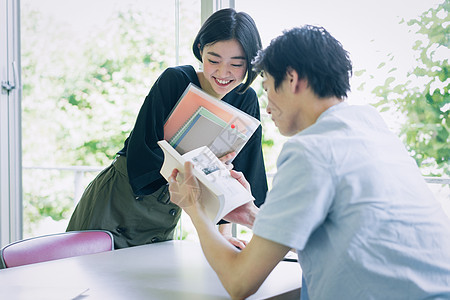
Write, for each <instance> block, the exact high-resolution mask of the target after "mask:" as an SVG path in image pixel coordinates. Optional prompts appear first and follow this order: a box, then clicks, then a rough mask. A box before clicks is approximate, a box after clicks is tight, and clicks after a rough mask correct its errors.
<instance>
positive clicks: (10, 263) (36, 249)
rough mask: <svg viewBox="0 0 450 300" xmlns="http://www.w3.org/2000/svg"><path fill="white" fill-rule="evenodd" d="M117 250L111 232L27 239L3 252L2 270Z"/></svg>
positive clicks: (54, 235)
mask: <svg viewBox="0 0 450 300" xmlns="http://www.w3.org/2000/svg"><path fill="white" fill-rule="evenodd" d="M111 250H114V238H113V236H112V234H111V233H110V232H109V231H105V230H86V231H69V232H62V233H56V234H49V235H43V236H38V237H33V238H29V239H24V240H20V241H16V242H13V243H11V244H9V245H6V246H5V247H3V248H2V249H1V250H0V258H1V261H0V263H1V264H0V268H11V267H17V266H22V265H28V264H34V263H38V262H44V261H49V260H56V259H61V258H66V257H73V256H80V255H86V254H92V253H99V252H105V251H111Z"/></svg>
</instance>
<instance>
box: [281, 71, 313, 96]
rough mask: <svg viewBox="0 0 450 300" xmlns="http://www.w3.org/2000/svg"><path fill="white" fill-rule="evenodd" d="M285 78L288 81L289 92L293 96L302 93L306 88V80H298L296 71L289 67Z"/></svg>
mask: <svg viewBox="0 0 450 300" xmlns="http://www.w3.org/2000/svg"><path fill="white" fill-rule="evenodd" d="M286 77H287V79H288V81H289V86H290V88H291V92H292V93H294V94H297V93H299V92H301V91H304V90H305V89H306V88H307V87H308V80H307V79H305V78H300V77H299V76H298V73H297V71H296V70H294V69H293V68H291V67H288V68H287V72H286Z"/></svg>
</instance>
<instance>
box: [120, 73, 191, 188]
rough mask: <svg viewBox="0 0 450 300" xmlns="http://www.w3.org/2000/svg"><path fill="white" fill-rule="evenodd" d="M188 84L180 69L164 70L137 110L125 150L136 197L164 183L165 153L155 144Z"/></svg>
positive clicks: (129, 175)
mask: <svg viewBox="0 0 450 300" xmlns="http://www.w3.org/2000/svg"><path fill="white" fill-rule="evenodd" d="M188 84H189V81H188V80H187V79H186V77H185V76H183V75H182V74H181V72H180V71H179V70H175V69H173V68H169V69H167V70H165V71H164V72H163V73H162V74H161V76H160V77H159V78H158V80H157V81H156V82H155V84H154V85H153V86H152V88H151V90H150V92H149V94H148V95H147V97H146V98H145V101H144V103H143V105H142V107H141V109H140V111H139V114H138V116H137V119H136V123H135V126H134V128H133V131H132V132H131V134H130V137H129V141H128V147H127V153H126V156H127V170H128V177H129V180H130V185H131V187H132V189H133V192H134V193H135V194H136V195H147V194H150V193H152V192H154V191H156V190H157V189H158V188H159V187H161V185H163V184H165V183H166V181H165V179H164V178H163V177H162V176H161V174H160V173H159V171H160V168H161V166H162V163H163V161H164V154H163V152H162V150H161V149H160V148H159V146H158V144H157V142H158V141H159V140H162V139H163V138H164V122H165V120H166V118H167V116H168V115H169V114H170V112H171V111H172V108H173V107H174V106H175V104H176V103H177V101H178V99H179V97H180V96H181V95H182V93H183V91H184V89H185V88H186V86H187V85H188Z"/></svg>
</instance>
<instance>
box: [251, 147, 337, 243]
mask: <svg viewBox="0 0 450 300" xmlns="http://www.w3.org/2000/svg"><path fill="white" fill-rule="evenodd" d="M320 155H321V153H315V152H314V151H311V150H310V149H308V148H307V147H305V146H304V144H302V143H301V142H292V141H288V142H286V143H285V145H284V147H283V149H282V151H281V153H280V156H279V158H278V161H277V170H278V171H277V173H276V175H275V177H274V180H273V184H272V186H273V187H272V189H271V191H270V192H269V193H268V196H267V198H266V201H265V203H264V204H263V205H262V206H261V210H260V212H259V213H258V216H257V218H256V220H255V224H254V226H253V233H254V234H256V235H258V236H260V237H263V238H266V239H268V240H271V241H274V242H277V243H280V244H283V245H286V246H288V247H291V248H295V249H298V250H303V248H304V247H305V244H306V243H307V241H308V238H309V237H310V235H311V234H312V233H313V232H314V230H315V229H316V228H317V227H318V226H319V225H320V224H322V222H323V221H324V220H325V218H326V216H327V214H328V211H329V208H330V207H331V203H332V199H333V197H334V182H333V175H332V173H331V172H330V166H329V165H328V164H327V163H325V162H326V161H327V159H326V158H325V159H324V158H323V157H322V158H320Z"/></svg>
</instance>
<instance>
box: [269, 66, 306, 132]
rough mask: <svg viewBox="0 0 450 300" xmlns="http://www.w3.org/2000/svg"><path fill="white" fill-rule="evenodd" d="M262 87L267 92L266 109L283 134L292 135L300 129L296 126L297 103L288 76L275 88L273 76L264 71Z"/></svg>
mask: <svg viewBox="0 0 450 300" xmlns="http://www.w3.org/2000/svg"><path fill="white" fill-rule="evenodd" d="M262 85H263V88H264V90H265V91H266V93H267V99H268V104H267V108H266V111H267V113H268V114H270V115H271V116H272V121H273V122H274V123H275V125H276V126H277V127H278V130H279V131H280V133H281V134H282V135H284V136H292V135H294V134H296V133H297V132H299V131H300V128H299V126H298V117H299V105H298V101H296V100H298V99H295V98H294V97H293V96H294V95H293V94H292V93H291V91H290V87H289V83H288V78H285V79H284V80H283V82H282V83H281V84H280V86H279V87H278V89H277V90H275V80H274V78H273V77H272V76H271V75H270V74H268V73H267V72H264V80H263V84H262Z"/></svg>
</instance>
